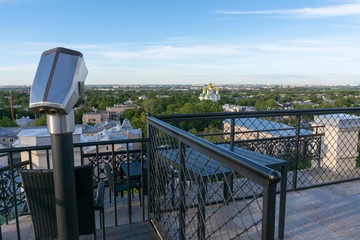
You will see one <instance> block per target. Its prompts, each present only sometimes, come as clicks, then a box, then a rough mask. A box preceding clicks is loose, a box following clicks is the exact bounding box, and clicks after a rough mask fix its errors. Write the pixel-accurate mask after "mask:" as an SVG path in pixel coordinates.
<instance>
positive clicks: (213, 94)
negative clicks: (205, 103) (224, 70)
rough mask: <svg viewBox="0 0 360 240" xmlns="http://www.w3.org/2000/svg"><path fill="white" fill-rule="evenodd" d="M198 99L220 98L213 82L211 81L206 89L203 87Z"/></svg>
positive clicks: (212, 99)
mask: <svg viewBox="0 0 360 240" xmlns="http://www.w3.org/2000/svg"><path fill="white" fill-rule="evenodd" d="M199 99H200V100H211V101H213V102H216V101H219V100H220V94H219V89H218V88H215V87H214V84H213V83H212V82H211V83H210V84H209V85H208V87H207V89H206V88H204V89H203V92H202V93H201V94H200V96H199Z"/></svg>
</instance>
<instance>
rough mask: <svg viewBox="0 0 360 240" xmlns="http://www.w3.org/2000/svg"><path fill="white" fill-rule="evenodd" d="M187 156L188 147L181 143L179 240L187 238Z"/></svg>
mask: <svg viewBox="0 0 360 240" xmlns="http://www.w3.org/2000/svg"><path fill="white" fill-rule="evenodd" d="M185 154H186V146H185V144H184V143H183V142H179V164H180V169H179V172H180V179H179V239H180V240H184V239H185V238H186V229H185V227H186V225H185V217H186V216H185V215H186V196H185V181H186V179H185V167H186V166H185V164H186V163H185Z"/></svg>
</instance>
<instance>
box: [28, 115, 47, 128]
mask: <svg viewBox="0 0 360 240" xmlns="http://www.w3.org/2000/svg"><path fill="white" fill-rule="evenodd" d="M31 125H32V126H46V125H47V119H46V116H45V115H44V116H41V117H39V118H36V119H35V121H34V122H33V123H32V124H31Z"/></svg>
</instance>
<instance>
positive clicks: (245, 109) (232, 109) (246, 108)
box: [222, 104, 255, 112]
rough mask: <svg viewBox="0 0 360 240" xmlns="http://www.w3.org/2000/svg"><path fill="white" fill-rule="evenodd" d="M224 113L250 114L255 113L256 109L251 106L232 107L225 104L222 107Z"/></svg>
mask: <svg viewBox="0 0 360 240" xmlns="http://www.w3.org/2000/svg"><path fill="white" fill-rule="evenodd" d="M222 108H223V110H224V112H249V111H255V108H254V107H251V106H239V105H231V104H224V105H223V106H222Z"/></svg>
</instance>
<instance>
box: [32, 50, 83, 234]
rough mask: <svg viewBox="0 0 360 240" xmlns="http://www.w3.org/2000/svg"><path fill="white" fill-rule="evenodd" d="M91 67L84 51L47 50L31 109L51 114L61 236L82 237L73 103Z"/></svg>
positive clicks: (43, 56) (50, 131)
mask: <svg viewBox="0 0 360 240" xmlns="http://www.w3.org/2000/svg"><path fill="white" fill-rule="evenodd" d="M87 73H88V71H87V68H86V66H85V62H84V59H83V55H82V54H81V53H80V52H77V51H73V50H70V49H66V48H54V49H51V50H48V51H45V52H43V54H42V55H41V59H40V63H39V66H38V69H37V71H36V75H35V79H34V82H33V84H32V87H31V93H30V106H29V107H30V109H31V110H32V111H33V112H34V113H40V114H46V115H47V126H48V131H49V133H50V135H51V149H52V159H53V168H54V185H55V202H56V220H57V231H58V238H59V239H78V235H79V234H78V219H77V206H76V187H75V174H74V150H73V138H72V133H73V132H74V130H75V120H74V110H73V107H74V106H75V105H76V104H77V103H78V101H79V99H81V98H82V96H83V94H84V81H85V78H86V76H87Z"/></svg>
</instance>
